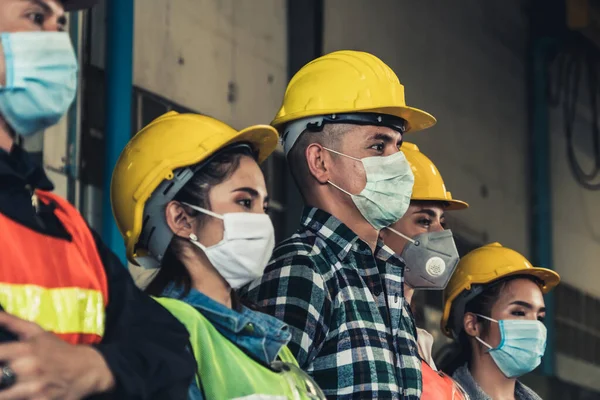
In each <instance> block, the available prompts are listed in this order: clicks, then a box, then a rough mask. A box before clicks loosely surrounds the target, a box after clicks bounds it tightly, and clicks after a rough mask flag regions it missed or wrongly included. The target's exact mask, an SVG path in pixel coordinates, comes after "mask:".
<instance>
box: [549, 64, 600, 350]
mask: <svg viewBox="0 0 600 400" xmlns="http://www.w3.org/2000/svg"><path fill="white" fill-rule="evenodd" d="M554 72H555V70H554ZM553 77H554V76H553ZM586 90H587V81H582V82H581V87H580V93H581V96H582V97H581V98H580V104H579V107H578V109H579V111H578V116H577V119H576V120H575V126H574V127H575V135H574V137H575V140H574V143H575V151H576V154H577V158H578V160H579V162H580V163H581V166H582V167H583V168H584V169H585V170H587V171H591V170H592V167H593V159H592V148H593V146H592V141H591V112H590V108H589V103H587V101H586V98H585V94H586ZM563 121H564V120H563V113H562V107H557V108H554V109H553V110H552V112H551V120H550V126H551V127H552V131H551V135H552V149H551V151H552V161H553V162H552V185H553V188H554V190H553V192H554V197H553V199H552V201H553V215H552V224H553V231H554V264H555V268H556V270H557V271H558V272H559V273H560V275H561V278H562V281H563V282H566V283H569V284H571V285H573V286H575V287H577V288H579V289H581V290H582V291H583V292H586V293H589V294H590V295H592V296H595V297H600V268H599V267H600V191H590V190H586V189H584V188H582V187H580V186H579V185H578V184H577V181H576V180H575V178H574V177H573V174H572V172H571V169H570V167H569V164H568V159H567V139H566V134H565V130H564V128H563ZM597 181H598V182H600V179H598V180H597ZM596 312H598V310H596ZM599 361H600V360H599Z"/></svg>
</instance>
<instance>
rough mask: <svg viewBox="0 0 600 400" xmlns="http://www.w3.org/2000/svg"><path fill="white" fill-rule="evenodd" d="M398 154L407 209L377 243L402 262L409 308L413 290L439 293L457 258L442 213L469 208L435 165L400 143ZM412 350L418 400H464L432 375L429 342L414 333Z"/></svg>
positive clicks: (421, 332) (447, 383)
mask: <svg viewBox="0 0 600 400" xmlns="http://www.w3.org/2000/svg"><path fill="white" fill-rule="evenodd" d="M402 152H403V153H404V155H405V156H406V159H407V160H408V162H409V164H410V166H411V169H412V172H413V175H414V176H415V184H414V186H413V191H412V196H411V198H410V206H409V207H408V211H407V212H406V214H404V216H403V217H402V218H401V219H400V220H399V221H398V222H396V223H394V224H392V225H391V226H389V227H388V228H387V229H383V230H382V231H381V237H382V239H383V241H384V242H385V244H387V245H388V246H390V248H391V249H392V250H394V251H395V252H396V254H399V255H400V256H401V257H402V259H404V261H405V262H406V267H405V270H404V296H405V297H406V300H407V301H408V302H409V303H411V304H412V297H413V294H414V291H415V290H443V289H444V288H445V287H446V285H447V284H448V281H449V280H450V277H451V276H452V273H453V272H454V270H455V268H456V265H457V264H458V260H459V256H458V251H457V249H456V245H455V244H454V239H453V237H452V232H451V231H450V230H449V229H446V228H445V223H446V218H445V212H446V211H451V210H462V209H465V208H467V207H469V205H468V204H467V203H465V202H464V201H460V200H456V199H453V198H452V194H451V193H450V192H449V191H447V190H446V185H445V184H444V180H443V179H442V176H441V175H440V172H439V171H438V169H437V167H436V166H435V164H434V163H433V162H432V161H431V160H430V159H429V158H428V157H427V156H426V155H425V154H423V153H422V152H421V151H420V150H419V148H418V147H417V146H416V145H414V144H412V143H407V142H404V143H403V144H402ZM417 345H418V348H419V355H420V356H421V359H422V374H423V393H422V394H421V399H422V400H459V399H465V398H466V396H465V394H464V391H463V390H462V389H461V387H460V385H458V384H457V383H456V382H455V381H454V380H452V378H450V377H449V376H447V375H445V374H444V373H443V372H441V371H438V370H437V368H436V365H435V363H434V361H433V357H432V347H433V336H432V335H431V334H430V333H429V332H427V331H426V330H424V329H420V328H417Z"/></svg>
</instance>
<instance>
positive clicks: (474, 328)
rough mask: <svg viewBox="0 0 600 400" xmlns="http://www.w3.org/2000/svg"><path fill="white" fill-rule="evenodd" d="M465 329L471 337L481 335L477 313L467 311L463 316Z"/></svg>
mask: <svg viewBox="0 0 600 400" xmlns="http://www.w3.org/2000/svg"><path fill="white" fill-rule="evenodd" d="M463 329H464V330H465V332H466V334H467V335H469V336H471V337H479V336H480V333H481V332H480V330H481V326H480V325H479V320H478V318H477V315H475V314H473V313H470V312H468V313H465V315H464V317H463Z"/></svg>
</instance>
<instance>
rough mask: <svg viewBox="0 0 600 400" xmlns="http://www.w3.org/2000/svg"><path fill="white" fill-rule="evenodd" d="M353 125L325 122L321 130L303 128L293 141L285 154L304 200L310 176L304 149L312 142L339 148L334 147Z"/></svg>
mask: <svg viewBox="0 0 600 400" xmlns="http://www.w3.org/2000/svg"><path fill="white" fill-rule="evenodd" d="M355 126H356V125H353V124H326V125H325V126H324V127H323V130H322V131H319V132H312V131H309V130H305V131H304V132H303V133H302V134H301V135H300V136H299V137H298V139H297V140H296V143H294V146H293V147H292V149H291V150H290V152H289V154H288V155H287V162H288V168H289V170H290V174H291V175H292V178H293V179H294V182H295V183H296V186H297V187H298V189H299V191H300V194H301V195H302V198H303V199H304V200H305V202H306V200H307V199H306V197H307V194H308V193H307V190H309V188H308V182H309V178H310V170H309V168H308V163H307V161H306V155H305V154H306V149H307V148H308V146H310V145H311V144H313V143H319V144H321V145H322V146H325V147H329V148H333V149H334V150H339V149H336V147H338V144H339V142H340V141H341V139H342V138H343V137H344V135H345V134H346V133H347V132H348V131H349V130H351V129H353V128H354V127H355Z"/></svg>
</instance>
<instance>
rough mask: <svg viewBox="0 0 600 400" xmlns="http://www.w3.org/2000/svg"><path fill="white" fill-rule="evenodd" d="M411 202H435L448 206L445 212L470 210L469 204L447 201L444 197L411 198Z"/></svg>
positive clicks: (453, 200) (459, 201)
mask: <svg viewBox="0 0 600 400" xmlns="http://www.w3.org/2000/svg"><path fill="white" fill-rule="evenodd" d="M410 201H434V202H440V203H445V204H447V205H446V207H445V208H444V210H445V211H456V210H464V209H465V208H469V204H468V203H466V202H464V201H462V200H455V199H445V198H443V197H427V198H419V197H411V199H410Z"/></svg>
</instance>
